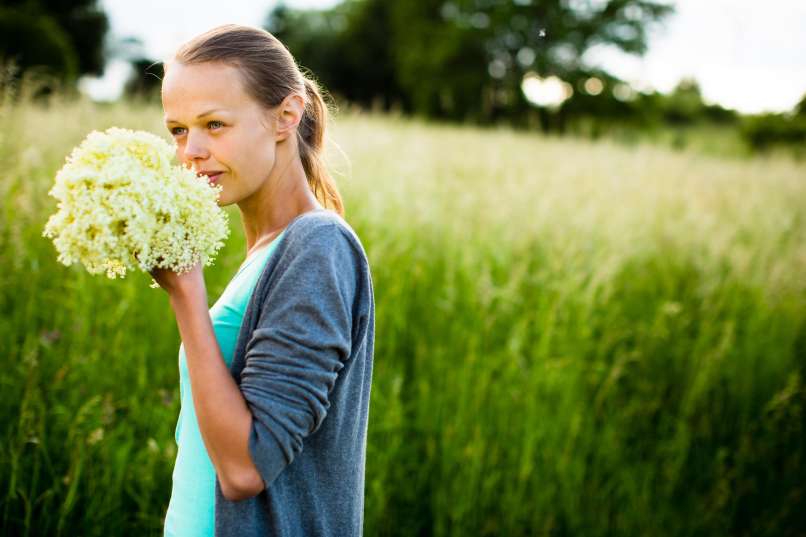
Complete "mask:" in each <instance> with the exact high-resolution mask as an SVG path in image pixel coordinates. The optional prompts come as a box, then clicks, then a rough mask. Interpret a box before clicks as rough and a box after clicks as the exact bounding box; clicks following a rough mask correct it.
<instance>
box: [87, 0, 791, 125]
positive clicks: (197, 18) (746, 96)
mask: <svg viewBox="0 0 806 537" xmlns="http://www.w3.org/2000/svg"><path fill="white" fill-rule="evenodd" d="M276 3H277V2H270V1H263V2H261V1H259V0H227V1H226V2H221V1H220V0H194V1H193V2H186V1H181V2H180V1H176V0H173V1H166V0H140V1H138V2H132V1H131V0H101V4H102V5H103V7H104V9H105V10H106V12H107V15H108V16H109V19H110V23H111V33H112V34H113V36H114V37H138V38H140V39H141V40H142V41H143V43H144V47H145V52H146V53H147V54H148V56H149V57H152V58H154V59H161V58H164V57H167V56H168V55H169V54H170V53H171V52H173V50H175V49H176V48H177V47H178V46H179V45H180V44H181V43H183V42H184V41H186V40H188V39H190V38H191V37H193V36H195V35H197V34H199V33H201V32H203V31H205V30H207V29H209V28H212V27H213V26H217V25H219V24H224V23H239V24H249V25H252V26H261V25H262V24H263V22H264V20H265V17H266V15H267V13H268V12H269V11H270V10H271V8H272V7H273V6H274V5H275V4H276ZM285 3H286V4H287V5H289V6H293V7H316V8H324V7H329V6H332V5H333V4H335V3H337V0H287V1H286V2H285ZM671 3H672V4H673V5H674V6H675V8H676V13H675V14H674V15H671V16H670V17H669V18H667V19H666V21H665V23H664V24H663V25H661V26H659V27H657V28H655V29H653V30H652V31H651V33H650V39H649V48H648V51H647V53H646V54H645V55H644V56H643V57H635V56H631V55H627V54H624V53H621V52H619V51H618V50H615V49H613V48H610V47H600V48H597V49H593V50H591V51H589V52H588V54H586V56H585V59H586V60H587V61H589V62H590V63H592V64H597V65H601V66H602V67H604V68H605V69H607V70H608V71H610V72H611V73H613V74H614V75H616V76H618V77H620V78H622V79H624V80H626V81H628V82H630V83H631V84H633V85H634V86H635V87H636V88H639V89H656V90H658V91H661V92H668V91H671V90H672V89H673V88H674V86H675V85H676V84H677V83H678V82H679V81H680V79H681V78H683V77H693V78H695V79H696V80H697V81H698V82H699V84H700V88H701V90H702V94H703V98H704V99H705V100H706V101H707V102H710V103H716V104H721V105H722V106H725V107H728V108H733V109H736V110H739V111H741V112H743V113H759V112H768V111H769V112H782V111H786V110H791V109H792V108H793V107H794V106H795V104H797V103H798V101H800V99H801V98H802V97H803V95H804V94H805V93H806V32H804V28H806V0H768V1H767V2H760V1H758V0H675V1H672V2H671ZM546 31H547V32H550V31H551V28H547V29H546ZM292 52H293V51H292ZM129 69H130V68H129V66H128V64H126V63H125V62H121V61H111V62H109V63H108V65H107V70H106V72H105V73H104V76H103V77H102V78H99V79H89V78H87V79H84V80H83V81H82V84H81V87H82V89H83V90H84V91H86V92H87V93H88V94H90V95H91V96H92V97H93V98H96V99H114V98H117V97H118V96H119V95H120V92H121V90H122V86H123V83H124V81H125V79H126V77H127V76H128V74H129Z"/></svg>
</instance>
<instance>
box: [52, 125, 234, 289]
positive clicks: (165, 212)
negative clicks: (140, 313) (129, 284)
mask: <svg viewBox="0 0 806 537" xmlns="http://www.w3.org/2000/svg"><path fill="white" fill-rule="evenodd" d="M173 154H174V148H173V147H172V146H171V145H170V144H169V143H168V142H167V141H165V140H164V139H162V138H160V137H159V136H156V135H154V134H151V133H148V132H144V131H132V130H129V129H120V128H117V127H112V128H110V129H108V130H106V131H105V132H98V131H92V132H91V133H90V134H89V135H88V136H87V137H86V139H84V141H83V142H82V143H81V144H80V145H79V146H77V147H76V148H74V149H73V152H72V153H71V154H70V156H68V157H67V159H66V163H65V165H64V166H63V167H62V168H61V169H60V170H59V172H58V173H57V174H56V180H55V184H54V185H53V188H51V190H50V191H49V192H48V195H50V196H52V197H54V198H56V199H57V200H59V205H58V211H57V212H56V213H55V214H53V215H51V216H50V218H49V219H48V222H47V224H46V225H45V229H44V232H43V233H42V236H44V237H49V238H52V239H53V244H54V246H55V247H56V250H57V251H58V253H59V257H58V260H59V261H60V262H61V263H62V264H64V265H68V266H69V265H71V264H73V262H75V261H79V262H81V264H83V265H84V267H85V268H86V269H87V271H88V272H89V273H90V274H98V273H101V272H103V271H106V275H107V277H109V278H116V277H117V276H121V277H124V276H125V275H126V270H127V269H128V270H132V269H134V268H139V269H140V270H142V271H144V272H150V271H151V270H153V269H154V268H164V269H171V270H174V271H176V272H179V273H182V272H187V271H188V270H190V268H191V267H193V266H194V265H195V264H196V263H198V262H199V261H201V262H203V263H204V264H205V265H212V263H213V260H214V258H215V255H216V253H217V252H218V250H219V249H220V248H221V247H222V246H223V245H224V242H223V241H224V239H225V238H226V237H227V236H228V235H229V226H228V221H227V214H226V212H224V210H222V209H221V208H220V207H219V206H218V204H217V203H216V202H217V200H218V196H219V195H220V193H221V188H222V187H221V186H220V185H210V184H208V183H207V181H206V178H204V179H200V178H199V177H197V176H196V174H195V173H194V172H193V171H192V170H191V169H190V168H187V167H185V166H181V165H173V164H172V163H171V160H172V158H173ZM150 287H152V288H158V287H159V284H158V283H157V282H156V281H155V280H154V279H153V278H152V281H151V285H150Z"/></svg>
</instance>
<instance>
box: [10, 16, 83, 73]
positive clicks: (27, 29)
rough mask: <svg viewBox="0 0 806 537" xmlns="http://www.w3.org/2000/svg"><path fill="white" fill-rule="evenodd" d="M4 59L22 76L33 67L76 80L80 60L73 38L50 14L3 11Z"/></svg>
mask: <svg viewBox="0 0 806 537" xmlns="http://www.w3.org/2000/svg"><path fill="white" fill-rule="evenodd" d="M0 56H2V60H3V61H7V62H14V64H15V66H16V69H17V70H18V74H21V72H24V71H27V70H29V69H30V68H32V67H39V68H42V69H44V70H45V71H46V72H49V73H51V74H56V75H60V76H64V77H65V78H68V79H71V78H75V77H76V76H77V74H78V58H77V56H76V51H75V48H74V47H73V44H72V43H71V41H70V36H68V35H67V33H66V32H65V31H64V30H63V29H62V28H61V27H60V26H59V24H58V23H57V22H56V21H55V20H54V19H53V18H52V17H48V16H47V15H41V14H32V13H27V12H25V11H18V10H14V9H7V8H0Z"/></svg>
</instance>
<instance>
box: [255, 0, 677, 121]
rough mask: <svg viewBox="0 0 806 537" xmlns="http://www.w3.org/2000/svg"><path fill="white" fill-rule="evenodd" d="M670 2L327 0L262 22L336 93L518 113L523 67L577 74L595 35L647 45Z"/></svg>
mask: <svg viewBox="0 0 806 537" xmlns="http://www.w3.org/2000/svg"><path fill="white" fill-rule="evenodd" d="M670 12H671V7H670V6H668V5H666V4H662V3H660V2H656V1H648V0H614V1H610V2H607V3H605V4H601V3H584V2H576V3H570V2H566V1H563V0H551V1H542V2H533V3H532V2H473V1H470V0H460V1H453V2H444V1H442V0H419V1H417V2H385V1H383V0H360V1H350V2H345V3H343V4H339V5H337V6H335V7H334V8H332V9H330V10H294V9H291V8H288V7H287V6H285V5H282V4H281V5H280V6H278V7H277V8H275V9H274V10H273V11H272V12H271V14H270V15H269V17H268V20H267V24H266V26H267V29H268V30H269V31H271V32H272V33H274V34H275V35H277V37H278V38H279V39H280V40H281V41H283V42H284V43H286V44H287V45H288V47H289V49H290V50H291V52H292V53H293V54H294V55H295V56H296V57H297V59H298V60H299V61H300V63H302V64H303V65H305V66H307V67H308V68H310V69H311V70H312V71H313V72H314V73H317V74H318V75H319V76H320V77H321V79H322V81H323V82H324V84H325V85H326V86H327V87H328V88H330V90H331V91H332V92H333V93H334V94H340V95H343V96H345V98H347V99H349V100H352V101H355V102H357V103H359V104H362V105H372V104H373V103H374V102H376V101H380V102H383V103H384V105H385V107H387V108H388V107H391V106H392V105H394V106H397V107H399V108H401V109H402V110H404V111H406V112H414V113H416V114H421V115H424V116H427V117H436V118H446V119H455V120H465V121H476V122H480V123H489V122H494V121H497V120H499V119H506V120H508V121H510V122H512V123H517V122H518V121H519V120H521V119H522V118H523V115H524V113H525V111H526V110H528V109H529V108H530V105H529V104H528V102H526V100H525V97H524V96H523V94H522V92H521V90H520V84H521V81H522V79H523V76H524V74H525V73H526V72H528V71H537V72H538V73H540V74H542V75H546V74H556V75H559V76H560V77H562V78H564V79H575V78H577V75H578V73H579V71H580V70H582V69H583V66H582V63H581V57H582V55H583V54H584V53H585V51H586V50H588V49H589V48H590V47H592V46H593V45H595V44H601V43H607V44H612V45H614V46H616V47H618V48H620V49H622V50H624V51H626V52H630V53H636V54H640V53H643V52H644V51H645V49H646V36H647V28H648V26H649V25H650V24H652V23H654V22H657V21H659V20H661V19H662V18H663V17H665V16H666V15H668V14H669V13H670Z"/></svg>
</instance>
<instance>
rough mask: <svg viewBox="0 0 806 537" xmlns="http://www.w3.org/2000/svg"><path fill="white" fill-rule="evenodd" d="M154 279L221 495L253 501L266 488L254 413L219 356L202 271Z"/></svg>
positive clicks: (162, 273) (160, 273)
mask: <svg viewBox="0 0 806 537" xmlns="http://www.w3.org/2000/svg"><path fill="white" fill-rule="evenodd" d="M168 272H171V274H167V273H168ZM152 276H154V278H155V279H156V280H157V282H159V283H160V285H161V286H162V287H163V288H164V289H166V290H168V292H169V297H170V303H171V307H172V308H173V310H174V313H175V314H176V323H177V326H178V327H179V333H180V336H181V338H182V343H183V345H184V347H185V355H186V357H187V366H188V371H189V374H190V384H191V391H192V393H193V406H194V408H195V409H196V418H197V420H198V424H199V430H200V432H201V436H202V439H203V440H204V445H205V447H206V448H207V453H208V454H209V455H210V460H211V461H212V463H213V466H214V467H215V470H216V474H217V475H218V479H219V482H220V483H221V492H222V493H223V494H224V497H226V498H227V499H228V500H231V501H236V500H242V499H245V498H250V497H252V496H255V495H256V494H258V493H259V492H260V491H261V490H263V488H264V485H263V480H262V479H261V478H260V474H259V473H258V471H257V468H256V467H255V465H254V463H253V462H252V459H251V457H250V456H249V451H248V439H249V432H250V430H251V428H252V413H251V412H250V411H249V408H248V406H247V405H246V401H245V399H244V397H243V395H242V394H241V391H240V390H239V389H238V386H237V385H236V384H235V381H234V380H233V378H232V375H230V373H229V370H228V368H227V366H226V363H225V362H224V358H223V357H222V356H221V350H220V348H219V346H218V340H217V339H216V336H215V332H214V331H213V325H212V321H211V320H210V313H209V310H208V308H207V290H206V288H205V286H204V276H203V274H202V268H201V265H200V264H199V265H197V266H196V267H194V269H193V270H192V271H191V272H188V273H184V274H176V273H174V272H172V271H162V270H160V271H157V273H156V274H155V273H152Z"/></svg>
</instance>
